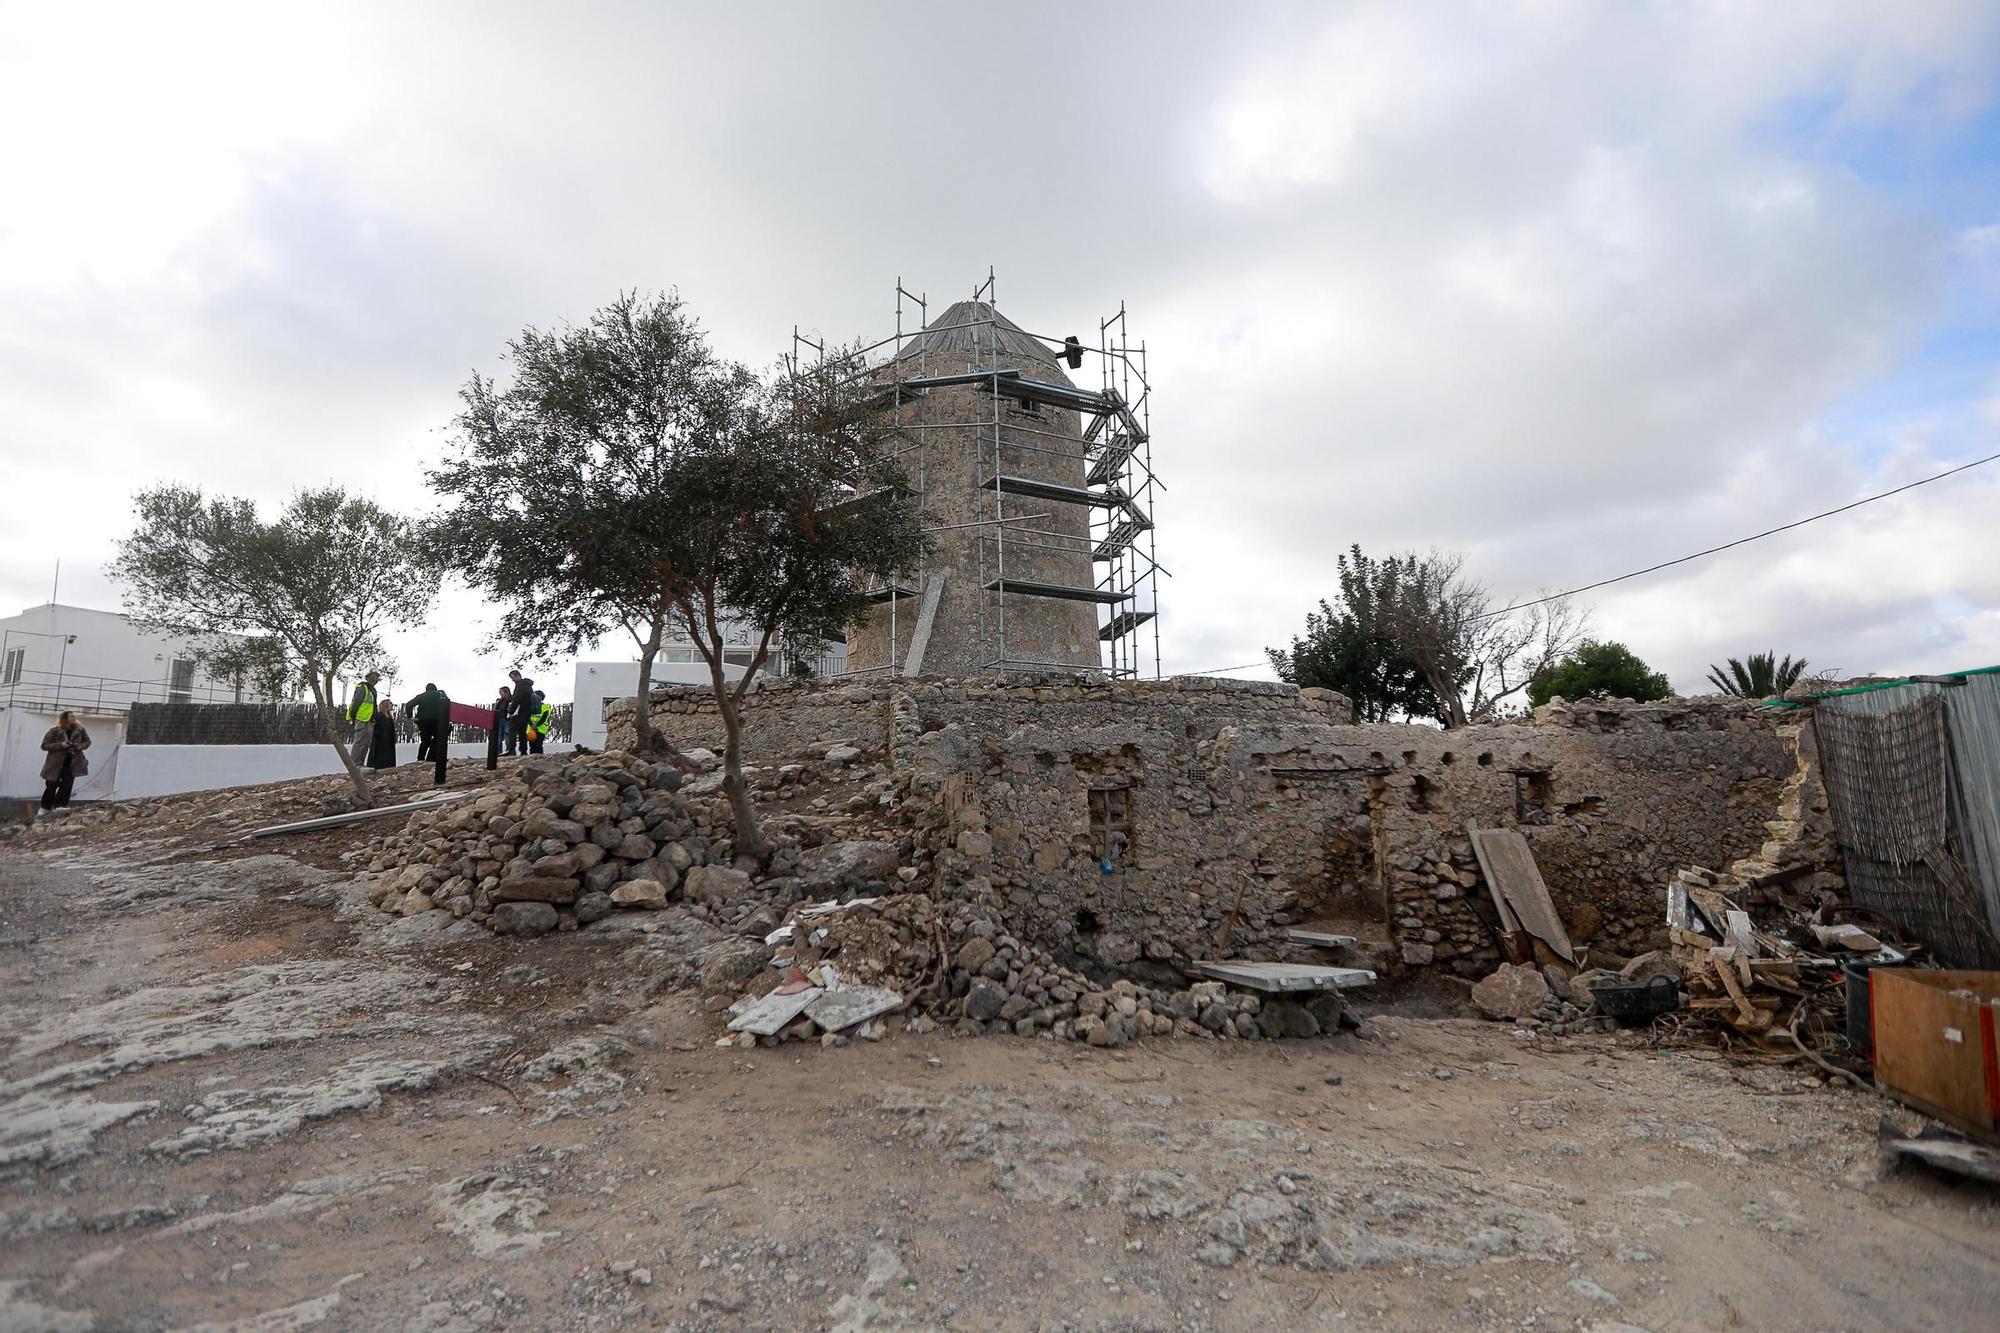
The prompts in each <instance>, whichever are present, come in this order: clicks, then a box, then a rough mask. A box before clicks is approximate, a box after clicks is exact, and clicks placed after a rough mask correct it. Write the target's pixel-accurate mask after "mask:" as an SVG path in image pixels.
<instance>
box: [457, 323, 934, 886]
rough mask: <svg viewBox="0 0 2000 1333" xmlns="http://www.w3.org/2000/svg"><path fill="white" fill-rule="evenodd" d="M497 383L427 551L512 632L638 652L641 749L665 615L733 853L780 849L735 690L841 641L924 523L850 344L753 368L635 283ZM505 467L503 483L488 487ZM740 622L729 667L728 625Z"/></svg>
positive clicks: (484, 385)
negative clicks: (816, 642)
mask: <svg viewBox="0 0 2000 1333" xmlns="http://www.w3.org/2000/svg"><path fill="white" fill-rule="evenodd" d="M509 359H510V360H511V362H512V363H513V370H512V374H511V375H510V376H509V377H508V380H507V382H506V383H505V384H501V383H499V382H497V381H495V380H491V379H485V378H480V377H475V378H474V379H473V380H472V381H471V382H470V383H468V384H467V385H466V388H465V390H464V392H463V394H462V399H463V402H464V405H465V406H464V411H463V412H461V414H460V415H459V417H458V419H457V421H456V423H455V427H456V428H455V430H454V432H453V435H452V440H451V452H450V454H449V456H448V457H447V459H446V460H445V462H444V463H443V464H441V465H440V466H439V467H437V468H435V469H433V470H432V472H431V473H430V480H431V484H432V486H433V488H434V489H435V490H436V491H437V492H438V493H439V495H440V496H441V497H443V499H444V500H445V501H446V503H445V506H444V507H443V509H442V510H441V511H440V512H439V513H438V514H437V515H436V516H435V518H434V519H433V520H432V522H431V523H430V525H429V529H428V531H429V533H430V537H431V546H432V549H434V550H435V551H436V552H437V553H438V554H439V556H440V558H441V559H443V561H444V562H445V563H446V564H447V565H448V566H449V567H450V568H452V569H454V570H456V571H457V572H458V573H459V574H460V575H461V576H462V577H464V578H465V580H466V581H467V582H468V583H470V584H471V585H472V586H473V587H474V588H476V589H478V590H480V591H481V592H483V593H485V594H486V595H487V596H489V597H491V598H493V599H495V600H496V601H498V602H499V603H500V604H501V605H502V607H503V608H504V610H503V615H502V619H501V622H500V630H499V632H500V633H501V634H502V635H504V636H505V637H507V638H509V639H510V640H511V641H514V642H517V643H522V644H525V645H528V646H530V647H532V648H536V649H539V650H541V651H543V652H549V651H551V650H555V649H563V650H567V651H570V652H574V651H577V650H578V649H579V648H581V646H582V645H583V644H584V643H586V642H589V641H592V640H594V639H595V638H596V637H597V636H598V635H599V634H601V633H604V632H606V631H608V630H610V629H613V628H622V629H624V630H625V631H626V632H627V633H629V634H630V635H631V637H632V639H633V641H634V643H635V645H636V646H637V648H638V650H639V655H640V670H639V688H638V706H637V709H636V716H635V733H636V735H635V743H636V744H637V746H638V747H639V749H640V750H641V752H642V753H656V754H663V755H665V756H667V757H668V758H669V759H670V760H674V761H676V762H681V763H685V761H684V760H683V759H682V758H681V756H680V755H679V754H678V752H677V751H675V750H674V747H673V746H672V745H671V744H669V743H668V742H667V741H666V740H665V739H664V738H662V737H660V736H659V735H658V734H657V732H655V731H654V729H653V727H652V725H651V716H650V708H649V703H648V701H649V698H650V692H651V681H652V674H651V673H652V667H653V661H654V658H655V656H656V654H657V653H658V650H659V646H660V643H661V642H662V640H663V639H664V637H665V635H666V633H667V631H668V630H669V629H672V630H675V631H677V632H678V634H679V635H680V636H681V637H684V638H685V639H686V640H687V641H688V642H690V643H691V644H693V645H694V648H695V650H696V652H697V653H699V654H700V656H701V658H702V660H703V661H704V662H705V663H706V664H707V666H708V669H709V683H710V690H711V693H712V694H713V696H714V698H715V702H716V709H717V712H718V714H719V715H720V717H721V720H722V724H723V730H724V735H725V743H724V747H723V790H724V792H725V794H726V795H727V797H728V799H729V802H730V809H731V812H732V815H733V817H734V820H735V824H736V835H737V836H736V843H737V850H738V852H739V854H741V855H744V856H746V857H749V858H753V859H758V860H761V859H763V858H764V857H765V856H766V855H767V854H768V850H769V849H768V846H767V844H766V842H765V840H764V838H763V835H762V832H761V830H760V828H759V825H758V821H757V818H756V812H755V810H754V809H753V808H752V805H751V802H750V799H749V792H748V789H747V787H746V786H745V784H744V781H743V770H742V759H743V726H742V713H741V704H742V701H743V699H744V697H745V695H746V694H747V693H748V691H749V690H750V689H752V688H753V687H754V681H755V679H756V677H757V674H758V672H759V671H760V669H761V668H762V667H763V666H764V665H765V664H766V663H767V662H768V661H769V660H770V658H771V656H772V653H773V652H774V650H776V649H777V648H778V647H779V646H780V645H781V644H783V643H784V642H787V641H796V640H799V639H813V638H816V639H820V640H824V639H826V638H830V637H834V636H836V635H838V634H840V633H841V632H843V631H844V630H845V628H846V627H847V626H848V625H850V624H852V623H854V622H856V621H858V620H860V619H861V618H862V617H863V616H865V614H866V612H867V611H868V609H869V606H870V603H869V602H868V600H867V597H866V589H867V588H868V587H870V586H872V585H873V584H874V583H876V582H879V581H880V580H881V579H883V578H885V577H889V576H892V575H894V574H896V573H899V572H901V571H903V570H906V569H908V568H910V567H912V566H913V565H914V564H915V563H916V560H917V557H918V554H919V552H920V550H921V547H922V542H923V535H922V525H921V520H920V518H919V516H918V514H917V510H916V506H915V503H914V501H913V499H912V498H911V496H910V493H909V490H908V487H907V484H906V481H905V478H904V477H903V475H902V473H901V472H900V471H899V470H898V468H897V467H896V466H895V464H894V462H893V459H892V458H891V456H890V454H891V451H890V449H889V448H888V447H887V432H888V430H889V428H890V424H891V423H889V422H888V421H887V420H886V418H885V416H884V415H883V414H882V413H881V412H880V411H879V407H878V403H877V399H878V397H879V394H878V392H877V391H876V390H875V388H874V387H873V386H872V384H871V382H870V381H869V379H868V377H867V375H866V374H865V373H864V368H863V367H862V366H861V365H860V363H859V360H858V358H857V357H854V356H852V355H836V356H831V357H828V358H826V359H825V360H824V361H822V362H820V363H818V364H816V365H813V366H810V367H806V366H798V365H787V366H782V367H780V368H778V369H776V370H774V371H772V372H770V373H769V374H767V375H761V376H760V375H757V374H754V373H752V372H751V371H749V370H747V369H745V368H744V367H743V366H741V365H738V364H735V363H732V362H727V361H723V360H721V359H719V358H717V357H716V356H714V354H713V353H712V352H711V351H710V350H709V348H708V346H707V343H706V339H705V338H704V337H703V335H702V333H701V330H700V328H699V326H698V325H697V324H696V322H695V321H694V320H693V318H692V317H691V316H690V315H689V314H688V313H687V312H686V310H685V309H684V307H683V305H682V303H681V302H680V300H679V299H678V298H677V297H675V296H673V295H667V296H660V297H651V298H643V297H639V296H636V295H627V296H621V297H620V298H619V299H618V300H617V301H615V302H613V303H612V304H611V305H609V306H606V307H605V308H604V309H602V310H599V311H598V312H597V313H596V314H595V315H593V316H592V317H591V319H590V320H589V321H588V322H587V323H585V324H583V325H581V326H567V327H564V328H562V329H560V330H556V331H553V332H546V331H540V330H535V329H529V330H527V331H525V332H524V333H523V334H522V335H521V336H520V337H519V338H517V339H515V340H514V341H513V342H512V343H511V344H510V345H509ZM496 479H497V480H496ZM731 625H734V626H736V627H738V628H747V629H748V630H749V633H750V637H751V649H750V660H749V663H748V665H747V667H746V668H745V669H744V670H743V672H742V674H741V676H740V677H738V678H737V679H736V680H733V681H732V680H730V679H729V678H728V672H727V671H726V670H725V664H726V659H725V657H724V638H725V632H726V629H727V628H728V627H729V626H731Z"/></svg>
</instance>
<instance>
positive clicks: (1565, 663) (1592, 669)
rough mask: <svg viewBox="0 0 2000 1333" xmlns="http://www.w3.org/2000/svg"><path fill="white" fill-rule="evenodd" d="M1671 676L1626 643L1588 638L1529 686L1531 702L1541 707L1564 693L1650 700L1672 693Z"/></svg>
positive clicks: (1565, 695)
mask: <svg viewBox="0 0 2000 1333" xmlns="http://www.w3.org/2000/svg"><path fill="white" fill-rule="evenodd" d="M1673 692H1674V687H1673V686H1672V684H1670V683H1669V682H1668V680H1667V678H1666V677H1665V676H1664V675H1662V674H1660V673H1659V672H1657V671H1655V670H1653V669H1652V668H1651V667H1649V666H1647V665H1646V664H1645V663H1644V662H1643V661H1641V660H1640V659H1639V656H1638V654H1636V653H1634V652H1633V651H1632V650H1631V649H1630V648H1627V647H1626V646H1625V645H1624V644H1622V643H1612V642H1604V643H1600V642H1598V641H1596V640H1594V639H1586V640H1584V641H1583V642H1582V643H1581V644H1579V645H1578V646H1577V649H1576V651H1575V652H1572V653H1570V654H1569V655H1568V656H1566V657H1564V658H1563V659H1562V661H1560V662H1558V663H1556V665H1555V666H1554V667H1553V668H1551V669H1550V670H1548V671H1546V672H1544V673H1542V674H1541V675H1539V676H1537V677H1535V680H1534V683H1533V684H1531V685H1529V686H1528V702H1529V703H1530V704H1532V705H1534V706H1535V707H1536V708H1540V707H1541V706H1542V705H1543V704H1545V703H1547V702H1548V701H1549V700H1551V699H1553V698H1555V697H1557V696H1558V695H1560V696H1561V697H1563V698H1565V699H1636V700H1637V701H1638V702H1640V703H1650V702H1652V701H1653V700H1655V699H1665V698H1667V697H1669V696H1670V695H1672V694H1673Z"/></svg>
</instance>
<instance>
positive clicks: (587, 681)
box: [569, 624, 847, 750]
mask: <svg viewBox="0 0 2000 1333" xmlns="http://www.w3.org/2000/svg"><path fill="white" fill-rule="evenodd" d="M722 637H723V643H724V647H723V650H722V662H723V667H722V675H723V679H725V680H732V681H734V680H741V679H742V678H743V672H744V671H745V670H746V669H748V667H749V665H750V659H751V658H752V657H754V656H755V655H756V645H755V644H753V643H752V642H751V641H750V636H749V632H748V630H746V629H744V628H743V627H741V626H738V625H734V624H729V625H725V626H724V627H723V634H722ZM826 647H827V650H828V651H827V652H826V654H825V655H824V656H822V657H821V658H820V659H819V660H818V661H816V662H812V663H808V667H809V669H810V670H811V671H812V673H813V674H814V675H816V676H837V675H839V674H840V673H841V672H842V671H843V670H845V669H846V663H847V645H846V644H844V643H830V644H828V645H826ZM789 669H790V666H789V664H788V663H787V662H786V661H785V659H784V657H783V655H782V654H778V653H773V654H772V656H771V660H770V661H768V662H766V663H765V664H764V666H763V668H762V670H761V671H760V672H759V673H758V674H759V675H762V676H780V675H783V674H784V673H785V672H786V671H787V670H789ZM653 683H654V684H655V685H707V684H708V683H709V679H708V663H707V662H705V661H703V660H702V656H701V654H700V653H699V652H697V651H695V648H694V645H693V644H691V643H687V642H681V643H670V644H665V645H663V646H662V647H661V648H660V652H659V655H658V656H657V657H655V658H654V659H653ZM638 692H639V664H638V662H636V661H631V662H578V663H577V664H576V691H575V693H574V694H572V695H571V696H570V697H571V698H572V699H573V700H574V701H575V703H574V705H573V707H572V711H571V713H570V723H569V727H570V739H571V740H572V741H574V742H575V743H576V744H577V745H580V746H584V747H586V748H588V749H592V750H601V749H603V748H604V740H605V727H604V712H605V709H607V708H609V707H610V706H611V705H612V703H614V702H615V701H617V700H619V699H630V698H631V697H633V696H634V695H635V694H637V693H638Z"/></svg>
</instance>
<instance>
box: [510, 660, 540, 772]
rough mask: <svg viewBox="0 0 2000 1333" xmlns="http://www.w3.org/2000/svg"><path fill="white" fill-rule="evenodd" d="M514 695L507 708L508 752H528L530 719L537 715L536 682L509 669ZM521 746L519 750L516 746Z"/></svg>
mask: <svg viewBox="0 0 2000 1333" xmlns="http://www.w3.org/2000/svg"><path fill="white" fill-rule="evenodd" d="M507 679H509V680H511V681H513V682H514V695H513V699H512V701H511V702H510V704H509V706H508V709H507V753H508V754H516V753H519V754H526V753H528V719H529V718H531V717H533V716H534V715H535V708H536V704H535V682H534V681H532V680H529V679H528V678H527V677H526V676H524V675H522V674H521V673H520V672H518V671H509V672H508V673H507ZM517 745H518V746H519V747H520V748H519V750H518V751H517V750H516V749H515V746H517Z"/></svg>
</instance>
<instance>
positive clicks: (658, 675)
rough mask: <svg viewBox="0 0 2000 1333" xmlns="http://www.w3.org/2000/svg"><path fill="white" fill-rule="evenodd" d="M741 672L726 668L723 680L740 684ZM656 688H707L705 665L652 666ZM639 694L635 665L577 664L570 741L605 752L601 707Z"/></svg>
mask: <svg viewBox="0 0 2000 1333" xmlns="http://www.w3.org/2000/svg"><path fill="white" fill-rule="evenodd" d="M743 671H744V668H742V667H740V666H725V667H723V669H722V678H723V679H724V680H730V681H735V680H741V679H742V678H743ZM653 683H654V684H655V685H707V684H709V683H710V682H709V679H708V663H706V662H654V663H653ZM638 692H639V664H638V663H637V662H578V663H577V664H576V691H575V693H573V694H571V695H570V698H571V699H573V700H575V703H574V705H573V707H572V708H571V710H570V715H569V734H570V738H571V739H572V740H574V741H575V742H576V743H577V744H578V745H581V746H585V747H587V748H589V749H592V750H602V749H603V748H604V736H605V731H604V705H605V704H606V703H607V702H609V701H610V700H612V699H630V698H631V697H632V696H633V695H635V694H637V693H638Z"/></svg>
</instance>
